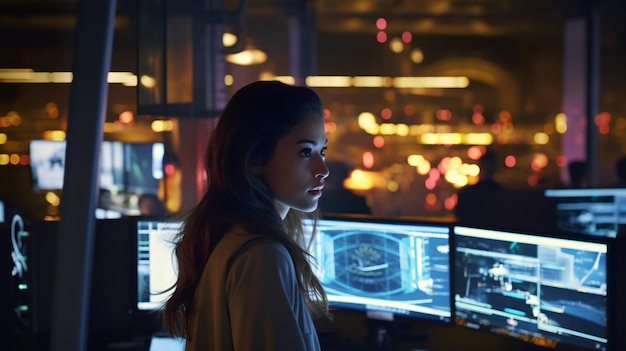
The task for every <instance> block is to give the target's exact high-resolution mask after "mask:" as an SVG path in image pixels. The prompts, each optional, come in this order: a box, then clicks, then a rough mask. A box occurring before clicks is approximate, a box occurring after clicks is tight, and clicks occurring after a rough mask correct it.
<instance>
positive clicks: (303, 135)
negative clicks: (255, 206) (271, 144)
mask: <svg viewBox="0 0 626 351" xmlns="http://www.w3.org/2000/svg"><path fill="white" fill-rule="evenodd" d="M326 142H327V140H326V134H325V133H324V119H323V117H322V116H321V115H320V114H319V113H315V112H310V113H308V114H307V115H306V116H305V117H304V118H303V119H302V122H300V124H298V125H297V126H295V127H294V128H293V129H292V130H291V132H289V133H288V134H287V135H285V136H284V137H283V138H281V139H280V140H279V141H278V143H277V145H276V149H275V150H274V153H273V155H272V157H271V158H270V160H269V161H268V162H267V164H266V165H265V166H263V167H262V169H261V171H260V176H261V178H262V179H263V180H264V181H265V183H266V184H267V185H268V186H269V188H270V191H271V192H272V195H273V196H274V203H275V206H276V209H277V210H278V213H279V214H280V216H281V218H283V219H284V218H285V216H286V215H287V212H289V209H290V208H293V209H296V210H299V211H303V212H311V211H314V210H315V209H316V208H317V203H318V200H319V198H320V197H321V196H322V188H323V187H324V178H326V177H328V168H327V167H326V163H325V162H324V152H325V150H326Z"/></svg>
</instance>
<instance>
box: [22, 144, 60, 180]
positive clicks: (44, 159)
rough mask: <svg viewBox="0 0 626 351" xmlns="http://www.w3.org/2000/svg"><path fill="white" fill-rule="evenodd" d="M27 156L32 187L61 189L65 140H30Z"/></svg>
mask: <svg viewBox="0 0 626 351" xmlns="http://www.w3.org/2000/svg"><path fill="white" fill-rule="evenodd" d="M29 157H30V169H31V172H32V179H33V189H35V190H61V189H63V175H64V173H65V172H64V170H65V140H31V141H30V150H29Z"/></svg>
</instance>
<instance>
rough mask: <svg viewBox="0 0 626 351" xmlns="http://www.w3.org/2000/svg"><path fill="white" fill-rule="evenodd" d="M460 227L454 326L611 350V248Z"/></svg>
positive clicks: (596, 243)
mask: <svg viewBox="0 0 626 351" xmlns="http://www.w3.org/2000/svg"><path fill="white" fill-rule="evenodd" d="M582 237H583V238H587V239H588V240H584V241H579V240H575V239H565V238H554V237H548V236H541V235H531V234H523V233H512V232H506V231H499V230H488V229H480V228H472V227H463V226H455V227H454V241H455V245H454V246H455V253H454V261H455V284H454V286H455V288H454V290H455V291H454V303H455V311H456V312H455V321H456V323H457V324H458V325H462V326H466V327H470V328H474V329H479V330H486V331H489V332H492V333H498V334H503V335H507V336H511V337H515V338H519V339H521V340H525V341H529V342H532V343H535V344H537V345H542V346H549V347H556V345H558V344H565V345H574V346H575V347H579V348H583V349H585V350H586V349H589V350H606V349H607V343H608V328H607V257H606V255H607V243H602V242H600V241H599V240H598V241H593V240H592V239H593V238H591V237H584V236H582Z"/></svg>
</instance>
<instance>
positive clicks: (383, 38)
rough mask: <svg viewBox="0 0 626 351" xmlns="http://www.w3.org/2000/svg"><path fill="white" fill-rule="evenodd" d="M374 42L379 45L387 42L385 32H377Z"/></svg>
mask: <svg viewBox="0 0 626 351" xmlns="http://www.w3.org/2000/svg"><path fill="white" fill-rule="evenodd" d="M376 41H378V42H379V43H381V44H382V43H384V42H386V41H387V33H385V32H378V33H377V34H376Z"/></svg>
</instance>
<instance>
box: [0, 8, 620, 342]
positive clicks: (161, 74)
mask: <svg viewBox="0 0 626 351" xmlns="http://www.w3.org/2000/svg"><path fill="white" fill-rule="evenodd" d="M624 62H626V3H625V2H623V1H621V0H526V1H523V0H345V1H343V0H342V1H338V0H206V1H193V0H117V1H115V0H103V1H99V2H89V1H85V0H47V1H46V0H0V257H4V258H3V259H2V262H4V263H3V267H4V268H3V272H4V273H3V274H2V276H1V277H0V286H1V287H2V290H3V294H2V298H1V300H0V307H1V309H2V311H1V312H0V318H2V320H1V321H0V323H1V324H0V336H1V340H2V344H3V346H2V348H3V349H5V345H6V347H7V348H6V349H7V350H9V351H40V350H55V351H56V350H59V351H61V350H63V351H65V350H72V351H73V350H76V351H78V350H81V351H82V350H106V351H109V350H133V351H135V350H142V351H143V350H146V351H157V350H160V349H157V346H156V345H157V341H158V342H163V343H164V344H167V342H173V343H174V344H175V343H176V340H172V339H170V338H168V337H167V336H166V335H165V334H163V331H162V326H161V322H160V317H159V302H160V301H162V300H159V298H162V297H159V296H160V295H155V296H142V295H141V293H140V292H139V290H141V284H143V283H145V282H147V283H146V284H149V285H150V284H162V281H161V280H159V279H165V280H166V279H167V278H168V277H170V278H171V276H167V277H165V278H163V277H161V276H160V275H159V274H160V273H162V272H158V273H157V272H155V271H154V269H156V270H157V271H158V270H159V269H163V270H164V271H166V272H167V274H170V273H171V272H170V270H171V267H165V268H163V266H162V265H161V264H160V263H159V262H162V260H163V257H162V256H150V255H149V254H148V252H151V251H150V249H151V248H152V246H150V245H156V244H154V243H153V241H152V240H157V239H158V240H162V239H163V236H159V235H170V234H171V233H173V232H175V231H176V228H177V227H176V226H177V224H178V223H180V220H181V219H182V218H183V216H184V214H185V213H186V211H187V210H189V209H190V208H191V207H192V206H193V205H194V204H195V203H196V202H197V201H198V200H199V199H200V197H201V193H202V189H203V184H204V181H205V178H204V165H203V164H202V159H203V152H204V147H205V145H206V142H207V140H208V138H209V135H210V132H211V130H212V128H213V127H214V126H215V125H216V123H217V121H218V120H219V115H220V111H221V109H222V108H223V107H224V105H225V102H226V101H227V99H228V98H229V97H230V96H231V95H232V94H233V93H234V92H235V91H237V90H238V89H239V88H241V87H242V86H244V85H246V84H248V83H250V82H253V81H256V80H272V79H275V80H280V81H283V82H286V83H288V84H297V85H307V86H309V87H311V88H313V89H314V90H315V91H316V92H317V93H318V94H319V96H320V97H321V99H322V101H323V103H324V108H325V110H324V112H325V129H326V133H327V137H328V151H327V152H326V160H327V161H328V163H331V162H332V164H333V165H341V167H343V168H342V169H341V170H339V169H338V170H337V171H336V172H331V178H329V180H328V183H329V184H333V185H332V186H333V187H338V188H340V189H341V190H342V191H345V192H347V193H350V196H355V197H358V198H359V199H361V200H362V201H363V203H364V204H365V205H366V207H367V208H366V209H365V210H363V209H362V206H359V207H358V208H357V207H356V205H354V203H352V205H347V206H346V207H344V208H340V207H333V210H329V211H325V210H324V207H323V206H322V207H321V210H322V219H323V220H324V221H325V222H323V227H322V230H321V232H320V233H321V235H322V236H321V239H320V240H321V241H320V242H322V243H323V245H327V247H333V248H335V256H334V257H333V259H329V258H328V257H326V258H324V257H316V258H317V259H318V260H319V261H320V262H322V264H324V262H329V263H328V264H329V265H330V266H329V267H326V266H325V267H324V268H325V269H331V268H332V269H333V270H334V272H336V274H335V275H332V276H327V277H325V278H324V279H326V280H323V279H322V281H323V284H324V287H325V288H327V289H328V291H329V296H330V302H331V308H332V313H333V316H334V318H333V320H331V321H319V324H318V335H319V338H320V342H321V344H322V349H323V350H357V351H359V350H381V351H382V350H385V351H386V350H399V351H400V350H407V351H408V350H416V351H422V350H428V351H456V350H459V351H473V350H515V351H528V350H532V351H544V350H550V349H556V350H565V351H589V350H602V351H618V350H623V349H626V338H625V337H624V336H622V335H621V334H623V333H620V330H619V329H618V328H619V326H620V325H622V323H623V322H625V321H624V317H623V316H624V315H626V305H624V302H622V301H621V299H620V298H619V297H620V296H624V294H626V290H624V289H626V286H625V285H626V284H625V282H624V279H623V278H621V277H620V276H619V275H618V270H619V267H620V266H622V265H623V264H626V262H622V260H623V258H621V257H620V256H622V257H623V256H626V255H624V250H625V249H626V248H624V243H623V242H622V241H623V238H622V237H623V234H624V233H626V180H624V179H623V178H621V179H620V171H618V168H619V167H618V164H620V160H623V159H624V157H626V99H625V98H624V97H625V96H626V84H624V82H625V81H626V68H625V67H624ZM485 154H490V155H495V163H494V165H493V177H492V178H491V180H492V181H493V182H495V183H497V184H498V186H499V188H498V190H493V189H488V190H484V189H479V188H478V187H474V185H476V184H478V183H480V184H482V179H483V177H484V176H485V175H486V174H487V173H488V166H486V165H484V164H483V163H482V161H481V157H482V156H483V155H485ZM623 162H624V161H622V163H623ZM574 164H576V165H580V167H581V168H578V169H579V170H582V171H581V172H580V173H578V174H574V173H573V171H574V170H575V168H574V167H573V165H574ZM621 167H622V168H623V166H621ZM623 172H624V171H622V173H623ZM332 174H335V176H336V177H340V176H339V175H340V174H343V175H342V176H341V178H342V179H337V178H335V179H332ZM344 176H345V178H344ZM580 179H581V180H580ZM578 180H580V181H578ZM330 189H331V187H330V186H329V187H328V197H329V199H333V198H332V197H331V191H330ZM144 200H145V201H149V200H154V201H155V202H154V203H153V204H152V205H153V207H150V208H151V210H148V209H145V208H148V207H144V206H148V205H145V203H144ZM330 201H332V200H329V202H330ZM340 204H341V203H340V202H334V201H333V205H340ZM154 206H157V207H154ZM327 206H328V205H327ZM156 209H158V212H155V211H157V210H156ZM348 232H349V233H351V234H349V235H347V239H343V236H342V233H344V234H345V233H348ZM155 233H156V234H155ZM163 233H166V234H163ZM415 233H419V234H415ZM155 238H156V239H155ZM340 238H342V239H340ZM147 242H149V244H147ZM415 242H417V243H418V244H417V247H419V248H420V249H419V250H417V249H415V247H416V246H415V245H414V244H413V243H415ZM320 245H322V244H320ZM351 245H353V246H351ZM342 247H358V249H359V250H362V251H358V252H357V251H354V255H356V256H359V255H366V256H368V255H369V256H368V257H371V256H372V255H373V256H376V257H383V258H384V260H386V261H385V262H384V263H382V261H381V262H380V265H374V266H372V267H377V268H380V267H385V268H384V272H385V274H384V275H382V276H380V277H379V278H380V279H379V281H377V282H376V283H371V282H369V281H368V282H369V283H364V282H365V280H358V279H357V278H355V276H354V275H352V276H350V274H355V273H354V272H355V271H354V270H351V268H350V267H352V266H349V263H348V261H350V258H349V257H348V258H345V261H342V259H344V257H343V256H342V255H343V254H342V253H341V252H343V251H341V250H339V249H337V248H342ZM383 247H384V248H383ZM413 249H414V250H416V251H414V252H413V251H411V250H413ZM355 250H356V249H355ZM320 252H321V251H320ZM496 253H497V254H496ZM406 255H414V256H406ZM407 257H412V258H414V257H417V259H415V260H413V261H411V260H409V259H408V258H407ZM325 260H326V261H325ZM341 262H343V263H341ZM407 262H408V263H407ZM350 264H354V262H351V263H350ZM342 265H346V266H345V267H344V266H342ZM331 266H332V267H331ZM155 267H156V268H155ZM555 267H558V268H555ZM370 268H371V267H370ZM149 269H151V270H150V271H149V272H148V271H146V270H149ZM372 269H373V268H372ZM147 272H148V273H147ZM171 274H174V273H171ZM372 274H373V273H372ZM383 278H384V279H383ZM143 279H145V282H144V280H143ZM320 279H321V278H320ZM159 286H160V287H164V285H159ZM152 289H153V290H154V287H153V288H152ZM172 347H174V346H172ZM175 347H180V345H179V344H176V346H175ZM166 349H167V348H166ZM173 350H175V349H173Z"/></svg>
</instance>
